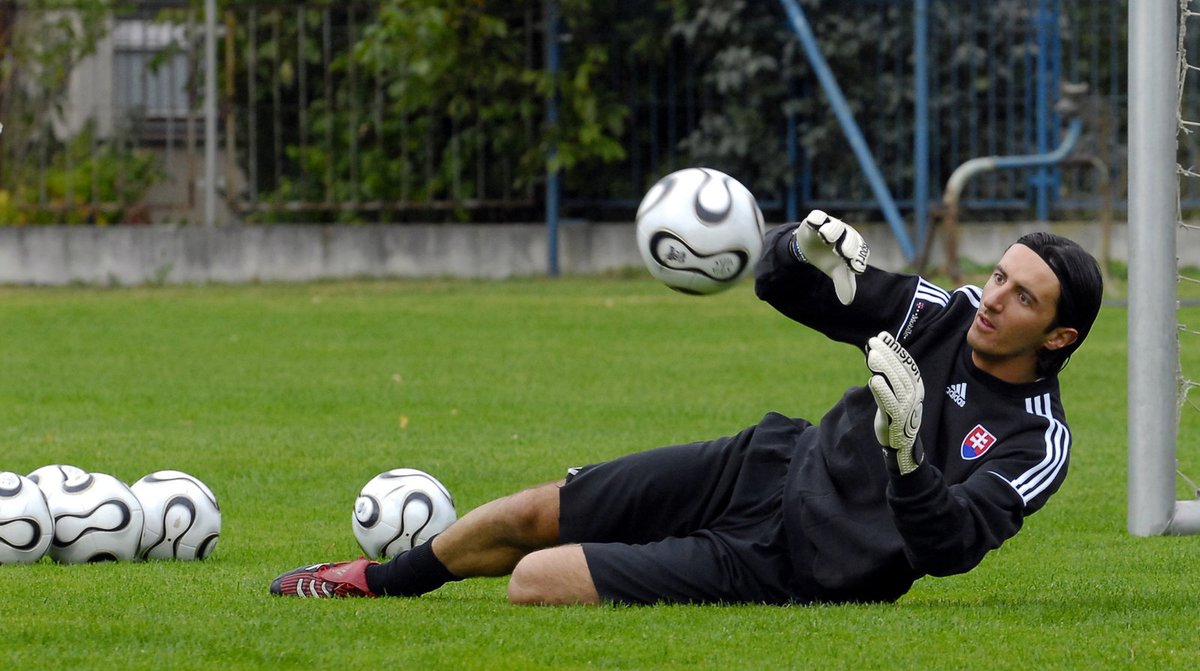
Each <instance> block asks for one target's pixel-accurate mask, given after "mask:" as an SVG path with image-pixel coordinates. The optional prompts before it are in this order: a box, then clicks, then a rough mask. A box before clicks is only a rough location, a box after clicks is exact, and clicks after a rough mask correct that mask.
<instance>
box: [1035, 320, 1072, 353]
mask: <svg viewBox="0 0 1200 671" xmlns="http://www.w3.org/2000/svg"><path fill="white" fill-rule="evenodd" d="M1076 340H1079V331H1078V330H1076V329H1073V328H1071V327H1070V326H1059V327H1058V328H1055V329H1053V330H1051V331H1050V333H1048V334H1046V339H1045V340H1044V341H1042V347H1044V348H1046V349H1048V350H1051V351H1054V350H1058V349H1062V348H1064V347H1066V346H1067V345H1070V344H1071V343H1073V342H1075V341H1076Z"/></svg>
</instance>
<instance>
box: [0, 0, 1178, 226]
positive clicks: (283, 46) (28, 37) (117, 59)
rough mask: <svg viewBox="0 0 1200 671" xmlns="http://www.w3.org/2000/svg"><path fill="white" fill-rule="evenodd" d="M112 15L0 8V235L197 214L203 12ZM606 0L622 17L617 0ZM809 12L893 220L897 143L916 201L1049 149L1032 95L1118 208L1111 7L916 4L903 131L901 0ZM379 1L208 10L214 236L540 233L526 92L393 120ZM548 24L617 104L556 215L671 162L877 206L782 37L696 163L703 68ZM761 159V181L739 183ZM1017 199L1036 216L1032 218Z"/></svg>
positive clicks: (539, 110) (1032, 183)
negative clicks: (753, 139)
mask: <svg viewBox="0 0 1200 671" xmlns="http://www.w3.org/2000/svg"><path fill="white" fill-rule="evenodd" d="M814 2H815V0H814ZM814 2H809V3H807V4H809V5H813V4H814ZM138 4H139V9H138V10H136V11H133V12H122V13H110V14H107V15H104V16H101V17H97V16H96V15H95V12H94V10H85V9H79V10H61V9H59V10H54V11H48V10H42V9H39V8H38V6H39V5H38V4H37V3H12V2H8V3H0V21H4V22H6V24H7V25H8V26H10V27H11V28H12V30H9V31H7V32H6V34H8V35H9V37H8V38H7V39H8V40H9V42H8V44H7V45H6V47H7V48H6V52H5V59H4V62H5V64H6V65H5V69H4V71H3V74H4V81H3V83H4V88H3V91H2V94H3V95H4V98H3V100H2V101H0V114H3V115H4V116H3V117H2V120H3V121H4V123H5V125H6V128H5V132H4V134H3V135H2V136H0V221H3V222H5V223H31V222H56V221H64V220H66V221H68V222H71V223H73V222H84V223H86V222H92V223H105V222H142V221H187V222H193V223H195V222H199V221H202V220H203V213H202V212H201V210H202V200H203V199H202V198H201V194H202V192H203V189H204V188H205V187H206V186H208V185H206V184H205V183H204V174H205V171H204V160H205V153H204V151H203V149H204V142H205V141H206V139H208V138H206V137H205V131H204V124H203V118H202V110H203V104H202V103H203V87H202V84H203V80H204V68H203V56H204V54H203V44H204V41H203V37H204V35H203V26H204V22H203V17H202V16H201V15H200V12H199V10H197V9H196V8H194V7H193V5H191V4H189V3H186V2H184V3H179V2H154V3H138ZM624 4H625V5H628V7H626V8H625V10H624V11H627V12H637V11H639V7H641V6H642V4H641V3H636V2H625V3H624ZM817 4H820V5H821V6H820V9H821V14H822V16H823V17H825V18H824V19H823V20H825V21H826V23H828V25H827V26H826V27H825V29H824V32H822V30H821V27H820V26H818V40H819V41H820V42H821V43H822V44H823V45H824V46H827V47H828V46H829V45H831V44H832V43H834V42H835V41H838V40H841V41H843V42H844V41H845V40H849V39H854V40H858V41H860V42H862V43H863V45H862V46H861V47H860V48H859V49H858V51H857V52H855V53H854V54H852V55H850V56H839V55H838V53H839V52H838V50H837V49H830V50H829V51H828V53H829V54H831V58H830V65H831V67H832V71H833V72H834V74H835V75H836V76H837V77H838V79H839V82H840V83H841V85H842V88H843V90H844V91H845V94H846V97H847V99H848V100H849V102H850V104H851V106H852V108H853V111H854V115H855V118H856V120H857V122H858V124H859V127H860V128H861V129H862V131H863V134H864V139H865V141H866V144H867V145H868V146H869V147H870V149H871V150H872V153H873V155H874V157H875V160H876V161H877V163H878V164H879V166H880V168H881V170H882V172H883V174H884V176H885V178H886V180H887V183H888V187H889V189H890V190H891V192H892V193H893V194H894V196H895V199H896V202H897V204H898V205H899V206H900V207H901V208H903V209H905V210H906V211H910V210H912V209H913V208H914V207H915V205H916V203H915V202H914V197H915V196H914V194H916V193H918V189H917V181H918V175H919V171H918V170H917V168H916V166H915V165H914V158H913V156H914V136H915V134H917V133H919V132H920V131H921V129H922V128H926V129H927V130H926V132H927V134H928V135H927V139H928V143H929V147H930V148H931V150H930V151H929V154H928V174H929V175H930V179H931V180H932V184H931V186H930V188H929V193H928V195H927V198H928V199H929V200H930V201H932V202H934V203H935V204H936V201H938V200H940V198H941V188H942V186H943V185H944V184H945V180H946V179H947V178H948V176H949V174H950V173H951V172H952V171H953V169H954V168H955V167H956V166H957V165H958V164H960V163H962V162H963V161H966V160H967V159H970V158H973V157H977V156H981V155H1014V154H1030V153H1038V152H1044V151H1046V150H1047V149H1049V148H1052V147H1053V146H1054V145H1055V144H1056V143H1057V142H1059V141H1060V140H1061V138H1062V128H1063V124H1064V123H1065V122H1064V120H1063V119H1062V118H1060V117H1059V116H1057V115H1056V113H1055V112H1054V111H1053V109H1052V105H1053V103H1054V102H1055V99H1056V98H1057V91H1058V88H1057V87H1058V84H1059V83H1060V82H1064V81H1071V82H1084V83H1086V84H1088V86H1089V89H1090V92H1091V95H1090V96H1089V97H1088V98H1087V104H1086V109H1085V110H1084V119H1085V135H1084V139H1083V140H1082V142H1081V144H1080V147H1079V150H1078V152H1079V153H1086V154H1087V155H1088V157H1089V158H1091V159H1094V160H1093V161H1092V163H1089V164H1088V165H1094V164H1095V161H1101V162H1103V164H1104V165H1105V166H1107V168H1106V169H1107V170H1108V171H1109V176H1110V177H1111V178H1112V180H1113V183H1114V184H1116V185H1117V194H1116V203H1117V207H1122V206H1123V200H1124V198H1123V183H1124V180H1123V165H1124V147H1125V135H1126V131H1125V118H1124V112H1123V110H1124V109H1125V90H1126V73H1125V57H1124V54H1125V49H1126V40H1125V22H1124V17H1125V15H1126V0H1098V1H1097V2H1088V3H1059V2H1058V1H1057V0H1054V1H1051V0H1020V1H1019V2H1018V1H1016V0H1013V1H1010V2H1008V3H995V2H989V1H987V0H931V2H930V14H929V17H928V35H927V36H925V39H926V40H927V42H926V44H927V47H926V49H927V51H926V52H925V56H926V58H927V60H928V62H929V63H930V68H929V80H928V86H929V92H930V103H929V104H930V106H929V110H928V112H927V114H928V117H927V119H926V121H927V122H928V123H927V124H922V123H919V121H920V120H919V119H917V118H916V117H915V113H914V106H913V96H912V91H913V89H914V87H915V80H914V72H913V69H914V68H913V62H914V58H915V54H916V49H917V48H918V46H917V36H916V33H915V31H913V30H911V29H910V28H911V26H913V25H914V16H913V11H914V10H913V7H914V4H915V3H912V2H908V1H901V0H872V1H869V2H868V1H864V2H856V3H840V2H839V3H830V2H825V3H817ZM84 7H85V6H84V5H80V8H84ZM73 11H74V12H76V13H73ZM381 11H382V10H381V9H380V5H379V4H378V3H370V4H361V5H359V4H354V3H350V4H345V3H343V4H337V5H314V3H302V2H296V3H286V2H272V3H269V4H263V5H261V6H251V5H244V4H237V5H231V6H230V7H229V8H228V9H224V10H222V12H221V14H220V15H219V17H218V19H219V20H218V23H217V26H218V34H217V35H216V36H215V38H216V40H215V43H216V45H217V62H218V68H217V72H216V78H217V82H218V84H219V86H218V88H217V91H218V105H217V109H218V121H219V123H218V126H217V133H218V136H217V137H215V138H212V139H213V140H215V141H217V143H218V144H217V147H218V149H219V151H218V153H217V154H216V155H215V159H213V160H216V161H217V162H218V165H217V170H216V174H217V175H218V178H217V180H216V183H215V184H213V185H212V186H213V187H215V188H216V189H217V193H218V194H219V196H220V202H221V205H222V209H221V212H220V216H219V217H218V219H219V221H220V222H222V223H235V222H243V221H312V222H327V221H339V220H347V221H397V222H402V221H421V220H424V221H437V220H460V221H506V220H511V221H530V220H541V219H542V217H543V216H544V215H545V213H544V207H545V205H544V200H543V198H544V189H545V188H546V187H545V182H544V181H543V178H544V172H539V170H540V168H539V169H538V170H534V171H532V172H531V169H530V163H531V162H532V163H535V164H540V165H544V163H545V156H544V152H545V151H546V146H547V145H546V136H545V121H546V119H545V110H544V107H543V105H544V102H545V101H544V100H543V99H542V98H540V97H538V94H539V91H540V90H539V89H537V88H536V86H532V85H531V86H530V87H528V88H525V89H518V88H514V89H508V90H506V89H497V90H496V91H487V90H483V89H476V90H474V91H469V92H467V93H464V95H463V96H459V98H461V99H458V98H456V99H455V100H454V102H453V104H454V105H458V107H457V108H451V107H440V108H438V107H431V106H425V107H421V106H417V107H413V108H409V109H403V108H399V107H398V106H397V101H402V100H407V99H410V98H411V99H416V98H415V96H410V98H405V97H404V95H401V94H397V91H396V87H402V86H403V76H402V74H400V73H398V71H397V66H396V64H394V63H393V64H389V63H386V62H384V63H374V65H371V64H372V61H371V59H370V58H368V56H369V55H364V54H361V53H359V54H357V56H356V57H351V56H350V55H352V54H354V53H355V52H354V50H355V48H356V47H358V46H359V45H361V44H362V43H363V37H364V35H367V34H369V33H370V31H372V30H379V29H380V26H381V25H385V24H384V23H383V22H382V20H381V18H380V12H381ZM831 13H835V14H836V15H837V16H836V18H837V19H838V21H837V22H836V23H834V22H832V19H831V18H830V16H831ZM777 14H778V20H779V23H780V30H781V32H785V31H784V30H783V28H784V17H783V14H782V12H777ZM81 17H82V18H81ZM501 18H502V19H503V21H504V23H505V25H506V30H505V31H504V35H505V36H506V39H507V40H509V41H510V42H511V44H509V45H508V47H507V48H508V49H509V51H510V52H511V53H510V60H512V61H513V62H516V63H518V64H521V65H523V66H525V67H527V68H529V69H530V70H538V69H542V68H544V67H546V50H545V47H546V44H547V34H546V32H545V30H544V28H545V21H544V16H543V13H542V11H541V7H540V3H532V4H530V3H517V4H516V5H514V7H513V9H512V10H511V11H508V12H507V13H506V15H505V16H503V17H501ZM88 22H90V24H89V25H81V24H87V23H88ZM848 27H849V28H848ZM89 29H90V30H91V31H92V32H94V36H93V37H89V39H94V48H93V49H92V50H91V52H90V53H85V51H84V50H83V49H82V48H80V49H77V50H75V51H74V52H73V53H71V54H69V57H68V58H65V59H61V58H60V59H57V60H55V59H54V58H53V57H52V55H51V54H48V51H49V47H48V46H46V47H44V48H41V49H39V48H38V42H39V41H41V42H43V43H45V44H47V45H53V44H59V43H60V42H61V43H64V44H65V43H80V42H81V36H88V35H91V33H89ZM567 32H568V33H569V28H568V29H567ZM22 35H24V37H22ZM551 35H552V36H551V38H550V39H551V40H552V41H553V43H554V44H557V45H558V47H559V49H560V51H561V58H562V59H564V60H565V61H568V62H569V61H570V59H572V58H578V57H580V54H581V52H582V51H583V50H584V49H585V48H586V47H587V46H588V44H591V43H594V44H600V45H602V46H603V47H604V49H605V50H607V52H608V54H610V56H609V58H607V60H606V61H605V67H606V71H604V72H602V73H598V74H597V75H596V76H595V81H594V82H593V85H594V86H598V87H599V86H604V87H607V95H608V96H609V97H610V98H611V99H612V100H613V101H614V102H615V104H618V105H620V106H622V107H623V108H624V109H625V110H626V111H627V117H626V123H625V124H624V130H623V134H622V136H621V137H619V138H618V141H619V143H620V145H621V146H622V147H623V149H624V151H623V155H622V156H620V157H617V158H610V159H608V160H604V161H594V162H592V163H585V164H581V165H577V166H574V167H573V168H572V170H571V171H568V173H567V175H566V178H565V179H564V181H563V185H564V186H563V188H564V190H563V193H562V201H561V206H562V209H563V214H564V215H565V216H567V217H580V218H605V219H622V218H628V217H629V216H631V213H632V208H633V207H634V206H635V205H636V202H637V200H638V199H639V198H640V196H641V194H642V193H644V190H645V188H646V187H647V186H648V184H649V183H650V182H652V181H653V180H654V179H655V178H656V177H657V176H659V175H661V174H664V173H665V172H667V171H669V170H671V169H673V168H676V167H682V165H685V164H687V163H688V162H689V161H697V160H705V161H710V162H714V163H720V162H721V161H723V160H727V159H728V160H729V161H731V165H732V166H733V168H735V169H740V170H741V171H742V174H746V175H747V181H748V182H750V183H751V185H752V188H753V189H754V190H755V192H756V194H757V195H758V196H759V198H760V200H761V201H762V202H763V204H764V206H765V208H766V209H768V210H770V211H772V213H773V215H774V216H776V217H780V216H783V215H784V214H785V213H786V211H787V210H788V208H789V207H790V208H796V207H799V208H802V209H806V208H809V207H824V208H828V209H832V210H836V211H839V212H847V213H849V214H850V215H851V216H855V213H858V214H857V216H859V217H861V218H871V219H878V207H879V206H878V203H877V201H876V199H875V198H874V197H873V195H872V193H871V189H870V188H869V185H868V183H867V181H866V180H865V179H864V178H863V175H862V171H861V168H860V166H859V165H858V163H856V162H855V161H854V160H853V157H852V156H851V154H850V152H849V150H848V149H847V145H846V140H845V137H844V136H842V135H841V133H840V129H839V127H838V125H837V123H836V120H835V119H833V116H832V114H831V113H830V111H829V108H828V105H827V102H826V98H825V96H824V93H823V92H822V90H821V88H820V87H819V86H818V84H817V81H816V79H815V77H814V72H813V70H812V69H811V68H810V67H808V66H807V64H806V63H805V61H804V59H803V57H802V56H801V55H800V54H799V52H798V51H797V50H796V49H795V48H794V46H793V47H787V46H786V43H785V48H782V49H781V50H780V52H781V54H782V55H780V56H779V61H780V65H779V68H780V70H781V71H783V70H786V71H787V72H788V73H789V75H788V80H787V82H786V91H787V98H786V100H783V101H781V103H780V104H777V105H776V104H772V105H770V106H767V107H764V108H763V109H761V110H759V115H760V117H761V118H759V119H757V120H756V121H757V122H758V123H759V125H761V126H763V127H766V128H768V129H770V132H771V133H773V136H772V137H771V138H770V139H769V140H768V141H766V142H762V143H761V144H760V145H759V147H757V148H756V147H749V148H745V147H743V148H741V149H739V150H738V151H740V152H741V153H740V154H739V153H738V151H734V150H730V152H729V153H727V154H721V153H720V151H718V150H717V149H716V148H714V147H712V146H705V144H704V143H705V141H706V137H707V135H706V124H708V123H711V122H712V121H713V119H720V118H721V116H722V115H723V114H725V113H726V111H727V108H728V107H729V105H730V98H729V94H728V91H727V90H726V89H723V88H722V87H723V86H724V84H722V83H721V82H720V81H716V80H714V78H713V76H712V72H711V71H710V70H708V69H706V68H710V67H711V66H712V64H713V61H712V58H711V54H709V55H708V56H704V57H703V58H702V57H701V56H700V55H699V52H700V51H701V50H700V49H697V47H696V45H695V44H694V43H692V44H689V43H688V42H687V41H686V40H684V39H682V38H680V39H676V40H673V41H672V42H671V43H670V46H669V48H668V49H667V51H666V52H665V53H664V54H660V55H659V57H657V58H656V59H643V58H641V57H640V56H639V52H638V50H637V49H636V48H634V45H633V41H634V40H635V39H636V37H637V36H628V35H621V34H615V33H614V34H607V35H577V34H569V35H563V34H561V33H552V34H551ZM60 38H61V39H60ZM564 38H569V39H564ZM72 41H73V42H72ZM83 43H86V42H83ZM864 54H868V55H869V58H866V57H864ZM705 59H707V60H705ZM471 62H472V61H464V63H467V65H466V66H465V67H470V63H471ZM474 62H475V63H478V62H479V61H474ZM460 65H461V64H460ZM60 66H61V67H65V68H66V69H67V71H68V72H69V74H68V75H67V76H64V77H63V78H62V79H61V81H56V80H54V79H53V78H49V79H47V78H45V77H41V76H40V75H41V74H42V73H45V72H50V71H52V70H53V69H54V68H57V67H60ZM746 66H747V67H748V68H749V67H751V66H752V64H751V63H747V64H746ZM498 76H499V75H498ZM446 77H449V78H451V79H453V78H454V73H453V72H449V73H446ZM34 81H37V82H39V84H38V85H37V86H32V85H31V84H30V82H34ZM451 83H452V82H451V81H449V80H448V81H447V84H446V86H447V87H450V84H451ZM54 87H58V88H57V89H55V88H54ZM43 89H44V90H43ZM513 91H520V92H521V93H522V94H523V95H525V96H527V98H528V99H526V100H524V101H523V103H524V104H520V105H514V106H513V109H512V110H508V111H507V112H506V114H507V116H505V117H504V118H503V119H499V120H498V119H497V117H496V114H495V112H496V108H495V107H494V106H489V105H488V104H487V103H488V100H489V99H490V97H496V96H509V97H511V96H513ZM436 93H437V91H436V90H432V91H430V92H429V93H428V94H429V95H431V96H433V95H435V94H436ZM405 95H406V94H405ZM569 103H570V101H564V104H569ZM438 104H440V102H439V103H438ZM1187 104H1191V103H1187ZM1048 106H1050V107H1048ZM514 110H515V111H514ZM1186 147H1187V145H1186V144H1185V151H1189V150H1187V149H1186ZM538 152H543V155H542V156H540V157H539V156H538ZM768 154H769V155H770V156H772V157H774V158H772V159H771V160H774V161H776V162H777V163H779V166H778V169H773V170H766V169H765V167H764V166H765V165H766V164H767V163H768V161H767V160H766V158H765V157H766V156H767V155H768ZM717 167H722V166H721V165H717ZM739 176H740V175H739ZM1185 195H1186V196H1187V197H1191V196H1193V195H1194V194H1185ZM1042 202H1044V203H1045V204H1046V207H1048V208H1049V209H1048V211H1047V212H1039V211H1038V206H1039V203H1042ZM963 205H964V207H965V208H966V210H967V211H969V212H970V216H969V217H967V218H968V219H976V220H987V219H992V220H994V219H997V218H1029V217H1035V216H1040V215H1046V216H1062V215H1063V213H1066V212H1071V211H1077V210H1083V211H1088V210H1093V211H1094V210H1097V209H1098V208H1099V207H1100V206H1101V201H1100V193H1099V190H1098V187H1097V178H1096V176H1095V174H1094V172H1092V171H1090V169H1080V168H1077V167H1074V166H1062V167H1057V168H1051V169H1044V170H1030V171H1012V172H1003V173H995V174H989V175H986V176H983V177H981V178H979V179H978V180H976V181H974V182H973V183H972V184H971V185H970V187H969V188H968V190H967V191H966V193H965V194H964V198H963Z"/></svg>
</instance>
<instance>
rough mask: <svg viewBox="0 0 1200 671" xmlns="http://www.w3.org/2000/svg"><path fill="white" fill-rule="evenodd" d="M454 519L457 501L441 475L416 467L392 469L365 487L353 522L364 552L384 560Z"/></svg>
mask: <svg viewBox="0 0 1200 671" xmlns="http://www.w3.org/2000/svg"><path fill="white" fill-rule="evenodd" d="M455 519H457V514H456V513H455V511H454V499H453V498H452V497H451V496H450V491H449V490H448V489H446V487H445V485H443V484H442V483H441V482H439V481H438V480H437V478H435V477H433V476H432V475H430V474H428V473H426V472H424V471H419V470H416V469H413V468H394V469H392V470H390V471H385V472H383V473H380V474H379V475H376V476H375V477H373V478H371V480H370V481H369V482H367V484H366V485H364V486H363V488H362V491H361V492H359V494H358V498H357V499H356V500H355V501H354V514H353V515H352V516H351V518H350V521H351V524H352V525H353V527H354V537H355V538H357V539H358V545H359V547H361V548H362V549H363V552H365V553H366V554H367V556H369V557H371V558H373V559H381V558H383V557H394V556H396V555H398V554H401V553H403V552H406V551H408V550H411V549H413V548H414V547H416V546H418V545H421V544H422V543H424V542H425V541H427V540H429V539H430V538H432V537H433V536H435V535H437V534H439V533H441V532H442V531H444V530H445V529H446V527H448V526H450V524H451V523H453V522H454V520H455Z"/></svg>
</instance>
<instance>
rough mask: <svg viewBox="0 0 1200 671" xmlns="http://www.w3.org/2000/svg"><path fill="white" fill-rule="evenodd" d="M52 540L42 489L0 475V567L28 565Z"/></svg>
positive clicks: (8, 474) (51, 521) (8, 473)
mask: <svg viewBox="0 0 1200 671" xmlns="http://www.w3.org/2000/svg"><path fill="white" fill-rule="evenodd" d="M53 538H54V518H52V517H50V508H49V506H47V505H46V496H45V495H44V494H42V490H41V489H38V486H37V484H36V483H35V482H34V481H32V480H30V479H29V478H27V477H25V476H23V475H19V474H17V473H13V472H11V471H4V472H2V473H0V564H32V563H33V562H35V561H37V560H39V559H41V558H42V556H43V555H45V554H46V551H47V550H49V549H50V541H51V539H53Z"/></svg>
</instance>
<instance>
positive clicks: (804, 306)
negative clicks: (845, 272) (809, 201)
mask: <svg viewBox="0 0 1200 671" xmlns="http://www.w3.org/2000/svg"><path fill="white" fill-rule="evenodd" d="M801 225H804V224H803V223H792V224H784V225H782V226H777V227H775V228H773V229H771V230H769V231H767V235H766V237H765V238H764V240H763V254H762V257H761V258H760V260H759V262H758V265H757V266H756V268H755V292H756V293H757V294H758V297H759V298H760V299H762V300H763V301H766V302H767V303H769V304H770V305H771V306H772V307H774V308H775V309H776V310H778V311H779V312H780V313H782V314H783V315H785V316H787V317H788V318H790V319H792V320H795V321H797V322H800V323H801V324H804V325H805V326H808V327H810V328H812V329H814V330H816V331H819V332H821V333H823V334H825V335H826V336H827V337H829V338H831V339H833V340H837V341H840V342H846V343H851V344H853V345H855V346H856V347H862V346H863V345H864V344H865V343H866V341H867V339H868V338H870V337H871V336H873V335H875V334H877V333H879V332H880V331H883V330H889V331H895V330H897V329H898V328H899V327H900V325H901V323H902V322H903V321H904V315H905V314H906V313H907V312H908V309H909V306H910V304H911V303H912V299H913V296H914V294H915V292H916V290H917V286H918V283H919V281H920V278H918V277H917V276H915V275H904V274H899V273H889V272H885V271H882V270H879V269H878V268H875V267H874V266H866V267H865V268H864V269H863V271H862V273H861V274H858V273H853V275H854V285H855V288H854V290H853V292H851V293H852V295H853V298H852V299H851V301H850V304H849V305H844V304H843V303H842V301H841V300H839V298H838V294H837V289H836V287H835V283H834V281H833V279H832V278H831V277H830V275H828V274H826V272H825V271H824V270H822V269H821V268H818V267H817V266H815V265H812V264H811V263H808V261H807V260H806V259H807V258H808V255H805V254H804V253H803V251H802V250H801V253H799V254H798V253H797V251H796V248H797V247H798V246H799V236H797V235H796V231H797V229H798V227H800V226H801ZM835 242H836V240H835ZM812 256H817V254H812ZM834 267H836V266H834ZM846 267H847V268H849V266H846ZM839 272H840V271H839ZM843 295H846V292H845V290H844V289H843Z"/></svg>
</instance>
